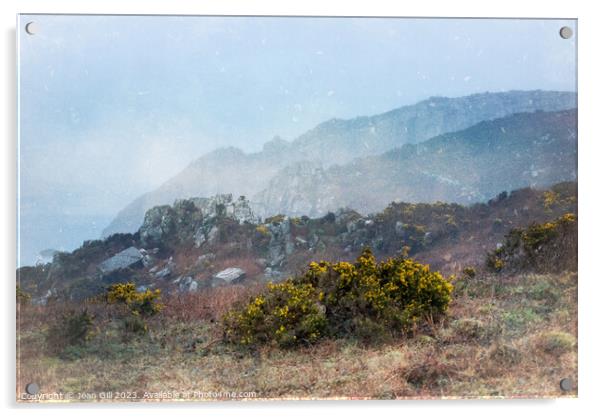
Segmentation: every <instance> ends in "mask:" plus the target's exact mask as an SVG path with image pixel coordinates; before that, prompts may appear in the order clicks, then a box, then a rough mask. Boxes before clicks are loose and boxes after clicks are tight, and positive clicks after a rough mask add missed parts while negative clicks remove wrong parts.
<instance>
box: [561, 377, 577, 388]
mask: <svg viewBox="0 0 602 417" xmlns="http://www.w3.org/2000/svg"><path fill="white" fill-rule="evenodd" d="M573 385H574V384H573V380H572V379H571V378H562V379H561V380H560V389H561V390H563V391H571V390H572V389H573Z"/></svg>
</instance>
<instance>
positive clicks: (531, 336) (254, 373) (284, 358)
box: [18, 273, 577, 399]
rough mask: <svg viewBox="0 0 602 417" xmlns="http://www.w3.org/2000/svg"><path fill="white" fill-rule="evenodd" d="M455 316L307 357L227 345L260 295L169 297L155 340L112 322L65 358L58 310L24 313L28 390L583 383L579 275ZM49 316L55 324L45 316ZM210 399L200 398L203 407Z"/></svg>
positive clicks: (479, 285)
mask: <svg viewBox="0 0 602 417" xmlns="http://www.w3.org/2000/svg"><path fill="white" fill-rule="evenodd" d="M456 288H457V290H456V294H455V299H454V302H453V304H452V306H451V308H450V311H449V315H448V317H447V318H446V319H445V320H443V321H441V322H439V323H431V324H430V325H428V326H425V327H424V328H423V329H421V330H420V332H419V333H418V334H417V335H415V336H414V337H411V338H400V339H397V340H395V341H394V342H392V343H389V344H384V345H377V346H364V345H361V344H358V343H357V342H354V341H351V340H325V341H323V342H321V343H319V344H317V345H315V346H312V347H306V348H301V349H297V350H281V349H276V348H270V347H266V348H262V349H260V350H258V351H254V352H250V351H242V350H239V349H236V348H234V347H232V346H228V345H223V344H221V343H217V342H216V340H218V338H219V335H220V328H219V321H218V319H219V317H220V315H221V314H222V313H223V312H225V311H226V310H227V309H228V308H229V307H230V306H231V305H232V304H233V303H236V302H238V301H241V300H244V299H246V298H248V297H250V296H251V295H252V294H253V293H254V292H255V291H257V290H258V288H257V287H254V288H247V287H235V288H218V289H215V290H212V291H211V292H209V293H204V294H198V295H191V296H187V297H185V298H170V299H168V300H164V301H165V304H166V307H165V310H164V312H163V314H162V315H161V316H159V317H156V318H154V319H153V320H151V322H150V323H149V326H150V331H149V333H148V334H147V335H144V336H140V337H136V338H132V339H130V340H129V341H127V342H124V341H123V339H122V337H121V336H120V329H119V326H118V325H117V323H116V322H115V320H112V319H111V317H110V315H109V316H107V317H106V318H104V319H103V320H106V321H104V322H103V326H102V329H99V330H98V331H99V333H98V334H97V336H96V337H95V338H94V339H92V340H91V341H90V342H89V343H88V345H87V346H85V347H82V348H78V349H75V350H74V351H73V352H71V354H70V355H69V356H68V357H66V358H57V357H53V356H49V355H47V354H40V349H39V347H40V346H42V345H43V343H44V332H45V331H46V328H47V325H48V323H49V320H53V319H54V318H55V317H56V314H57V313H56V312H54V313H52V314H50V313H49V311H48V310H49V309H50V310H52V308H58V307H49V308H48V307H47V308H38V307H31V306H28V307H25V308H23V311H22V314H21V320H20V323H21V332H20V334H19V335H18V338H19V342H20V343H19V346H20V350H19V352H20V354H21V362H20V373H19V377H20V378H19V381H18V390H19V391H21V390H22V389H23V386H24V384H25V383H27V382H30V381H36V382H37V383H38V384H39V385H40V387H41V389H42V392H47V393H48V392H90V393H98V392H102V391H119V392H131V391H136V392H137V393H138V397H139V398H140V397H141V396H142V395H143V393H144V392H145V391H147V392H157V391H178V392H189V391H202V392H209V391H214V392H224V391H235V392H243V391H252V392H254V393H256V395H257V397H258V398H299V397H301V398H417V397H419V398H430V397H437V398H439V397H464V398H474V397H548V396H559V395H576V390H575V391H573V392H569V393H566V394H564V393H562V392H561V391H560V389H559V381H560V379H561V378H564V377H570V378H572V379H573V380H574V381H577V347H576V335H577V333H576V332H577V298H576V297H577V275H576V274H575V273H562V274H546V275H534V274H529V275H517V276H479V275H477V277H476V278H475V279H464V280H461V281H458V282H456ZM44 318H46V319H44ZM197 399H199V398H197Z"/></svg>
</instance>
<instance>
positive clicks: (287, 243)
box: [267, 217, 295, 267]
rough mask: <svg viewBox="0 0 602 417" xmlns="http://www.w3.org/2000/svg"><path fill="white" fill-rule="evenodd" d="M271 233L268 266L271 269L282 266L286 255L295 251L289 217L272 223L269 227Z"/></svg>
mask: <svg viewBox="0 0 602 417" xmlns="http://www.w3.org/2000/svg"><path fill="white" fill-rule="evenodd" d="M267 227H268V230H269V231H270V235H271V237H270V243H269V244H268V256H267V264H268V265H269V266H271V267H278V266H281V265H282V263H283V262H284V260H285V259H286V255H290V254H291V253H293V251H294V250H295V243H294V242H293V239H292V237H291V222H290V219H289V218H288V217H284V218H283V219H282V220H279V221H277V222H272V223H269V224H268V225H267Z"/></svg>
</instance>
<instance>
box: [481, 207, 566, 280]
mask: <svg viewBox="0 0 602 417" xmlns="http://www.w3.org/2000/svg"><path fill="white" fill-rule="evenodd" d="M576 245H577V217H576V216H575V215H574V214H573V213H566V214H564V215H563V216H560V217H559V218H557V219H556V220H554V221H550V222H546V223H532V224H531V225H529V226H528V227H526V228H515V229H512V230H510V232H509V233H508V234H507V235H506V239H505V241H504V244H503V245H501V246H500V247H499V248H497V249H496V250H495V251H493V252H490V253H488V254H487V260H486V264H487V267H488V268H489V269H490V270H492V271H495V272H500V271H502V270H503V269H505V268H507V267H511V268H517V269H518V268H531V269H535V270H538V271H546V270H552V269H554V270H556V269H559V268H560V269H574V268H576V266H577V246H576Z"/></svg>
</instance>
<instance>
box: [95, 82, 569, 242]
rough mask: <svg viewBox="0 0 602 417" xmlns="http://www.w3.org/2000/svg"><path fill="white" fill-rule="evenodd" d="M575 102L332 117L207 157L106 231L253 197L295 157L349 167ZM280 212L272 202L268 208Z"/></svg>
mask: <svg viewBox="0 0 602 417" xmlns="http://www.w3.org/2000/svg"><path fill="white" fill-rule="evenodd" d="M575 106H576V94H575V93H570V92H553V91H510V92H503V93H484V94H474V95H470V96H466V97H459V98H443V97H433V98H430V99H428V100H424V101H421V102H419V103H417V104H415V105H411V106H404V107H400V108H398V109H395V110H392V111H389V112H386V113H383V114H379V115H375V116H370V117H358V118H354V119H350V120H340V119H333V120H330V121H327V122H324V123H322V124H320V125H318V126H316V127H315V128H314V129H312V130H310V131H308V132H307V133H305V134H303V135H301V136H299V137H298V138H297V139H295V140H294V141H292V142H287V141H284V140H282V139H278V138H275V139H274V140H272V141H270V142H268V143H266V144H265V146H264V149H263V150H262V151H261V152H258V153H253V154H246V153H244V152H242V151H240V150H238V149H234V148H228V149H218V150H216V151H214V152H211V153H209V154H206V155H204V156H202V157H201V158H199V159H198V160H196V161H195V162H193V163H192V164H190V165H189V166H188V167H187V168H185V169H184V170H183V171H182V172H181V173H180V174H178V175H176V176H175V177H174V178H172V179H170V180H169V181H167V182H166V183H164V184H163V185H161V186H160V187H159V188H157V189H156V190H154V191H152V192H149V193H146V194H144V195H142V196H140V197H138V198H137V199H135V200H134V201H133V202H132V203H130V204H129V205H128V206H126V207H125V208H124V209H123V210H121V211H120V212H119V213H118V214H117V216H116V218H115V219H114V220H113V221H112V222H111V223H110V224H109V225H108V226H107V227H106V228H105V229H104V231H103V236H105V237H106V236H108V235H110V234H112V233H117V232H133V231H135V230H136V229H137V228H138V227H139V226H140V225H141V224H142V220H143V217H144V213H145V211H146V210H148V209H149V208H151V207H153V206H155V205H159V204H171V203H173V201H174V200H175V199H177V198H188V197H208V196H211V195H214V194H216V193H232V194H235V195H247V196H252V195H255V194H257V193H259V192H260V191H261V190H264V189H265V188H266V187H267V186H268V183H269V181H270V179H272V177H273V176H274V175H275V174H276V173H277V172H278V171H279V170H281V169H284V168H285V167H287V166H290V165H291V164H294V163H296V162H301V161H304V162H305V163H307V161H311V163H312V164H317V167H318V168H321V167H322V166H324V167H328V166H331V165H333V164H345V163H348V162H350V161H351V160H353V159H354V158H357V157H366V156H369V155H377V154H380V153H383V152H386V151H388V150H391V149H393V148H397V147H401V146H403V145H404V144H408V143H410V144H411V143H418V142H422V141H424V140H426V139H428V138H430V137H433V136H435V135H439V134H443V133H447V132H453V131H456V130H460V129H465V128H467V127H469V126H472V125H474V124H476V123H478V122H481V121H484V120H491V119H495V118H499V117H504V116H507V115H510V114H513V113H519V112H533V111H536V110H545V111H557V110H563V109H569V108H574V107H575ZM292 169H296V168H295V167H292ZM264 203H265V202H264ZM275 211H277V210H275V209H274V208H273V207H267V208H266V210H265V213H269V212H275ZM265 213H261V214H265Z"/></svg>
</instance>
